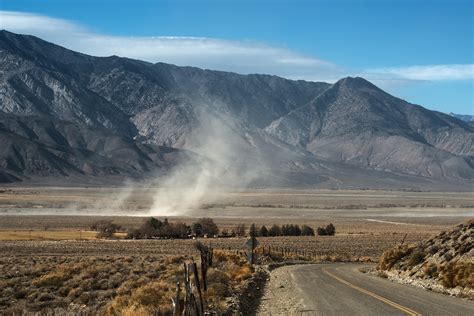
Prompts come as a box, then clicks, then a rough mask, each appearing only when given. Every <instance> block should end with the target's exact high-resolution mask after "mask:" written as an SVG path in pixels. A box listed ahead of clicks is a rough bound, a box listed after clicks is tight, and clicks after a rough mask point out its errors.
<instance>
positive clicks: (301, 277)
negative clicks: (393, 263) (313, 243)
mask: <svg viewBox="0 0 474 316" xmlns="http://www.w3.org/2000/svg"><path fill="white" fill-rule="evenodd" d="M362 266H363V265H360V264H315V265H301V266H295V267H293V268H292V269H291V270H289V273H290V274H291V280H292V283H294V285H295V288H296V289H297V291H298V293H295V295H298V296H300V297H301V298H302V301H301V303H302V306H303V310H302V311H301V312H302V314H303V315H474V302H472V301H468V300H465V299H459V298H454V297H450V296H446V295H442V294H437V293H433V292H430V291H426V290H423V289H421V288H417V287H414V286H409V285H402V284H397V283H394V282H391V281H389V280H386V279H382V278H379V277H376V276H373V275H370V274H365V273H361V272H360V271H359V268H361V267H362Z"/></svg>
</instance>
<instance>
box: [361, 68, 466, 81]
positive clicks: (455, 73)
mask: <svg viewBox="0 0 474 316" xmlns="http://www.w3.org/2000/svg"><path fill="white" fill-rule="evenodd" d="M364 73H365V74H366V75H368V76H369V77H373V78H378V79H379V80H384V79H388V80H397V79H399V80H427V81H446V80H472V79H474V64H451V65H425V66H408V67H387V68H376V69H368V70H366V71H365V72H364Z"/></svg>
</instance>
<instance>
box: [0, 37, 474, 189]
mask: <svg viewBox="0 0 474 316" xmlns="http://www.w3.org/2000/svg"><path fill="white" fill-rule="evenodd" d="M0 67H1V71H0V113H3V114H2V115H3V116H2V117H4V119H3V120H6V119H5V117H8V120H9V121H12V120H17V121H23V122H24V121H25V120H26V121H28V120H30V119H33V117H34V120H41V121H43V122H44V121H48V122H49V124H56V125H57V124H59V122H63V123H61V124H73V126H76V127H75V128H77V129H78V131H79V132H78V133H79V134H81V135H82V134H83V133H85V131H88V132H87V133H93V132H95V131H100V133H105V132H106V133H108V135H109V136H107V138H108V137H117V138H119V139H121V140H123V141H124V142H126V143H127V144H134V146H137V148H158V147H156V146H164V147H167V148H176V149H187V150H190V151H194V152H196V153H198V154H200V155H202V156H205V157H207V158H209V159H211V160H215V162H216V164H219V165H221V167H222V168H224V169H231V168H234V169H237V168H248V167H249V166H252V168H248V169H258V170H265V173H266V176H265V177H260V179H259V185H263V186H274V185H283V186H313V187H314V186H319V187H374V188H415V189H435V188H436V189H438V188H443V189H447V188H449V189H455V190H457V189H462V188H464V189H465V188H466V187H468V186H469V185H471V184H472V180H473V179H474V158H473V157H474V149H473V148H474V146H473V140H474V127H473V126H472V125H469V124H467V123H466V122H463V121H461V120H458V119H456V118H453V117H452V116H449V115H445V114H442V113H439V112H434V111H429V110H427V109H425V108H423V107H421V106H418V105H413V104H410V103H407V102H405V101H403V100H400V99H398V98H396V97H393V96H391V95H389V94H387V93H386V92H384V91H382V90H380V89H379V88H377V87H376V86H374V85H372V84H371V83H369V82H368V81H366V80H364V79H362V78H344V79H341V80H340V81H338V82H336V83H335V84H328V83H323V82H306V81H293V80H287V79H283V78H279V77H276V76H269V75H258V74H254V75H239V74H235V73H228V72H221V71H212V70H203V69H198V68H193V67H178V66H174V65H169V64H164V63H156V64H151V63H147V62H143V61H139V60H132V59H128V58H120V57H117V56H111V57H93V56H88V55H84V54H80V53H77V52H73V51H70V50H67V49H65V48H62V47H60V46H57V45H54V44H51V43H48V42H45V41H43V40H41V39H39V38H36V37H33V36H27V35H18V34H14V33H10V32H7V31H1V32H0ZM5 115H7V116H5ZM7 125H8V124H7ZM56 125H55V127H54V129H56V127H57V126H56ZM11 126H12V125H11V124H10V125H8V128H3V129H2V130H0V141H1V142H2V143H5V144H11V143H15V142H16V137H17V136H18V133H17V132H18V128H14V129H13V130H11ZM60 134H61V135H62V132H60ZM21 136H22V137H23V140H24V141H25V142H26V141H28V144H30V143H35V144H36V146H37V147H35V146H30V145H26V143H25V145H24V146H23V147H24V148H26V147H28V148H30V149H29V150H28V151H21V150H20V151H18V150H17V152H19V153H21V154H20V155H19V156H18V157H16V158H12V157H14V156H13V154H12V153H13V152H15V151H13V150H11V149H8V150H7V151H5V152H3V153H2V154H1V155H0V166H2V168H3V169H2V170H0V173H1V175H0V179H13V180H15V179H23V180H24V179H29V178H30V175H38V174H41V175H42V176H44V177H47V176H48V171H45V170H56V169H58V170H59V169H64V168H65V167H64V168H63V167H61V168H52V167H51V168H46V169H44V168H43V167H41V166H42V164H36V163H35V164H23V165H22V164H19V163H18V161H21V159H23V160H25V159H26V160H28V159H27V158H25V155H24V154H23V153H24V152H30V154H31V155H33V156H35V155H36V154H34V152H35V151H36V150H40V149H39V148H45V146H46V147H48V146H49V144H47V143H43V141H44V140H45V139H43V138H35V137H34V135H33V134H21ZM99 138H100V137H99ZM94 139H95V137H89V138H88V137H85V138H84V141H85V143H81V146H82V147H76V143H74V142H71V143H68V144H69V145H70V148H71V150H75V151H77V150H79V151H80V150H82V149H84V148H86V149H87V150H89V151H90V153H91V154H90V155H89V156H87V155H86V156H84V157H82V158H80V159H79V160H81V161H83V162H84V163H85V165H94V166H96V167H97V168H96V167H92V170H95V171H94V172H90V173H88V172H86V170H84V168H82V167H79V170H80V171H82V172H85V174H87V175H90V176H91V177H94V176H95V175H104V176H105V175H106V174H110V175H113V174H114V172H115V171H113V172H112V171H110V172H109V171H107V170H115V169H113V168H112V169H107V168H105V169H104V168H102V167H100V164H97V163H96V162H93V161H88V159H89V157H96V155H100V156H101V157H102V156H104V152H100V151H97V147H96V146H94ZM89 141H91V142H92V144H89V143H88V142H89ZM9 146H10V147H8V148H11V145H9ZM143 146H145V147H143ZM125 147H126V148H127V150H128V149H129V147H128V145H127V146H125ZM132 147H133V146H132ZM6 148H7V147H6ZM140 150H141V149H140ZM161 150H163V147H162V149H161ZM168 150H170V149H168ZM132 151H133V152H134V153H133V154H130V156H128V157H127V158H126V159H122V162H123V161H126V163H127V164H129V165H130V166H133V167H132V168H131V169H129V168H126V167H125V166H121V167H120V170H121V171H120V172H119V173H120V174H122V175H123V177H127V175H129V176H130V177H140V174H142V175H144V174H146V173H148V172H149V170H151V169H150V168H152V166H153V168H158V169H160V168H162V167H163V164H157V163H156V162H153V163H152V164H151V165H150V161H148V160H146V159H145V160H143V157H145V156H146V155H145V156H143V155H141V154H140V153H138V154H136V152H135V149H133V150H132ZM54 155H55V156H57V157H59V158H60V159H64V157H66V156H67V155H66V154H61V155H59V156H58V155H56V154H54ZM37 156H38V157H45V156H44V155H43V154H41V152H38V155H37ZM20 157H21V158H20ZM48 157H50V156H48ZM121 157H123V156H121ZM222 157H225V159H222ZM112 158H114V156H110V155H109V159H112ZM45 159H46V158H45ZM48 159H51V160H50V161H49V162H48V163H46V162H45V164H46V165H58V163H53V161H54V160H55V159H56V158H54V157H50V158H48ZM48 159H47V160H48ZM112 160H113V159H112ZM12 161H15V163H12ZM59 165H61V164H59ZM73 165H74V164H73ZM105 165H110V166H114V163H112V162H111V161H109V162H107V163H106V164H105ZM105 165H104V166H105ZM74 166H75V167H77V164H76V165H74ZM144 166H145V167H144ZM86 169H87V168H86ZM99 170H101V171H99ZM233 171H234V172H235V173H242V172H240V171H241V170H233ZM66 173H67V174H69V172H66ZM244 173H253V170H248V171H247V172H244ZM61 174H63V173H62V172H56V171H54V172H53V171H51V173H50V175H51V176H54V177H56V178H57V179H59V178H60V177H58V175H61Z"/></svg>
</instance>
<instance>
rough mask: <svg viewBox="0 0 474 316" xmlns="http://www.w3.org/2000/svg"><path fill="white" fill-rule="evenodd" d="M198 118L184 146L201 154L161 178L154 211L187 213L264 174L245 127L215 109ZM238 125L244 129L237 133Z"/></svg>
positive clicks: (154, 198)
mask: <svg viewBox="0 0 474 316" xmlns="http://www.w3.org/2000/svg"><path fill="white" fill-rule="evenodd" d="M198 122H200V124H199V126H197V128H196V129H195V130H194V131H193V132H192V134H191V135H190V137H188V139H187V141H186V144H185V146H184V148H185V149H187V150H190V151H192V152H193V153H195V154H197V157H196V155H194V157H192V158H191V159H189V160H187V161H186V162H184V163H182V164H179V165H178V166H177V167H175V168H174V169H173V170H172V171H171V173H170V174H169V175H168V176H166V177H164V178H163V177H161V178H159V179H158V180H157V182H156V185H157V189H156V191H155V193H154V195H153V204H152V206H151V208H150V212H149V213H150V215H157V216H176V215H185V214H186V212H188V211H190V210H193V209H197V208H199V207H200V206H201V205H202V204H210V203H215V202H216V201H218V200H219V197H220V195H221V194H222V193H224V191H225V190H228V189H233V190H236V189H242V188H245V187H246V186H247V185H248V184H249V183H251V182H252V181H253V180H254V179H256V178H257V177H261V176H262V172H261V168H259V166H261V165H262V161H261V158H260V156H259V154H258V149H257V148H256V147H252V146H251V144H250V145H249V141H248V139H246V138H245V137H241V136H239V135H242V131H244V130H243V129H245V127H243V126H239V125H238V124H237V123H235V121H233V120H232V119H231V118H229V117H226V116H225V115H217V114H215V113H212V112H207V113H204V112H201V113H199V114H198ZM236 129H240V130H239V131H238V132H237V133H236ZM244 135H245V133H244Z"/></svg>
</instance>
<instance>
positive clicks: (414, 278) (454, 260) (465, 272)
mask: <svg viewBox="0 0 474 316" xmlns="http://www.w3.org/2000/svg"><path fill="white" fill-rule="evenodd" d="M473 245H474V220H470V221H467V222H465V223H463V224H459V225H457V226H456V227H454V228H452V229H451V230H449V231H444V232H442V233H440V234H439V235H437V236H435V237H432V238H430V239H428V240H425V241H422V242H419V243H418V244H413V245H409V246H407V245H405V246H398V247H396V248H394V249H391V250H389V251H386V252H385V253H384V254H383V255H382V256H381V257H380V260H379V263H378V269H379V270H380V271H383V272H384V273H385V274H388V275H389V276H392V277H393V278H394V279H397V280H400V281H403V282H408V283H414V284H420V285H422V286H424V287H427V288H431V289H434V290H438V291H441V292H446V293H450V294H453V295H460V296H467V297H470V298H474V248H473Z"/></svg>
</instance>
